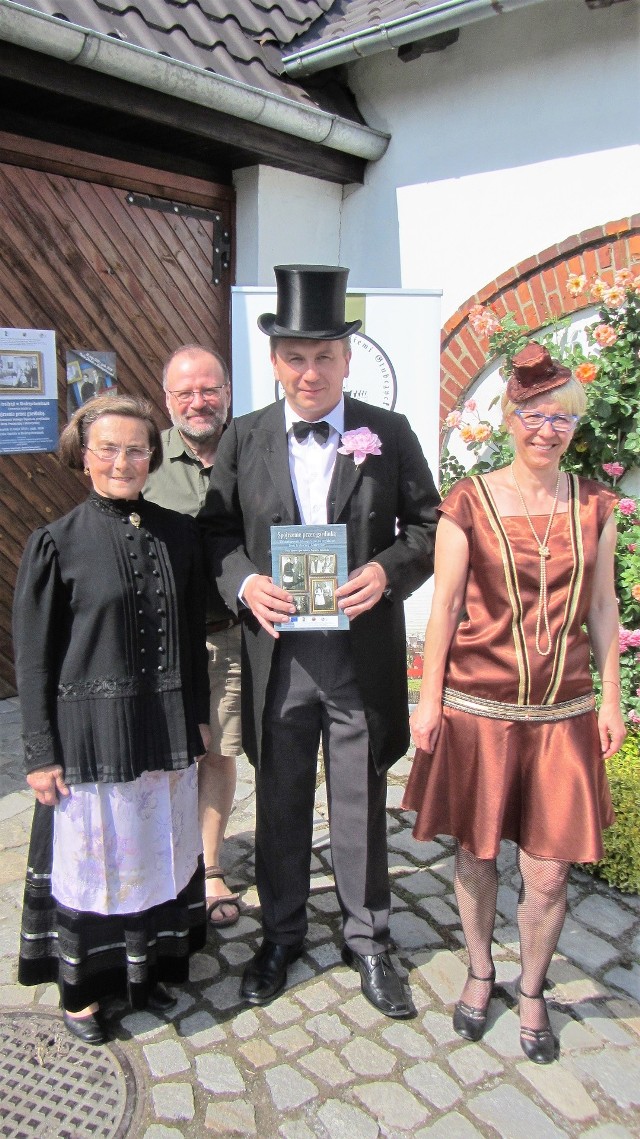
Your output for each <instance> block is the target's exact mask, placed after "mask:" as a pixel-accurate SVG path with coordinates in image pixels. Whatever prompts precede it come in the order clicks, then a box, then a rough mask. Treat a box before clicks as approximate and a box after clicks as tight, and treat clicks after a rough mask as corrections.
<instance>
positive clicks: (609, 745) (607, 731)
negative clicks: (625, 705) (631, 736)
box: [598, 700, 627, 759]
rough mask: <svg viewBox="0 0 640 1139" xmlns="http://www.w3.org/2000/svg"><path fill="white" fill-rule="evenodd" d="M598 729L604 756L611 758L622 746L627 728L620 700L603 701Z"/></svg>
mask: <svg viewBox="0 0 640 1139" xmlns="http://www.w3.org/2000/svg"><path fill="white" fill-rule="evenodd" d="M598 731H599V733H600V747H601V749H602V758H603V759H609V757H610V756H612V755H615V753H616V752H617V751H618V749H619V748H620V747H621V746H622V744H623V742H624V738H625V736H626V734H627V729H626V728H625V726H624V720H623V719H622V712H621V711H620V703H619V701H618V700H610V701H608V702H606V703H605V702H603V703H602V704H601V706H600V711H599V712H598Z"/></svg>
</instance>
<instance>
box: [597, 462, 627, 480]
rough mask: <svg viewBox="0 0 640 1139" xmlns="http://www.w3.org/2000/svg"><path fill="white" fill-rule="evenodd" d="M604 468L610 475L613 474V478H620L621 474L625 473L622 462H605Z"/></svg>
mask: <svg viewBox="0 0 640 1139" xmlns="http://www.w3.org/2000/svg"><path fill="white" fill-rule="evenodd" d="M602 469H603V471H606V472H607V474H608V475H611V478H612V479H619V478H620V476H621V475H623V474H624V467H623V465H622V463H603V464H602Z"/></svg>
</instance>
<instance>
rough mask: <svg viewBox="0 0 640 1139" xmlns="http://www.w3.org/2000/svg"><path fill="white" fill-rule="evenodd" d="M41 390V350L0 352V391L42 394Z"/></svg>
mask: <svg viewBox="0 0 640 1139" xmlns="http://www.w3.org/2000/svg"><path fill="white" fill-rule="evenodd" d="M43 391H44V365H43V361H42V352H28V351H19V350H13V351H11V352H0V393H3V394H11V395H42V393H43Z"/></svg>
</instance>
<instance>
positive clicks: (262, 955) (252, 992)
mask: <svg viewBox="0 0 640 1139" xmlns="http://www.w3.org/2000/svg"><path fill="white" fill-rule="evenodd" d="M303 952H304V944H303V942H301V941H297V942H296V943H295V944H294V945H276V943H275V942H274V941H268V940H267V939H266V938H265V940H264V941H263V942H262V945H261V946H260V948H259V950H258V952H257V953H256V955H255V957H253V958H252V959H251V961H250V962H249V964H248V965H247V967H246V969H245V971H244V973H243V975H242V984H241V985H240V996H241V997H243V999H244V1000H245V1001H247V1002H248V1003H249V1004H250V1005H264V1004H266V1003H267V1001H270V1000H272V999H273V997H275V996H277V994H278V993H279V992H280V990H281V989H284V986H285V984H286V980H287V968H288V966H289V965H290V964H291V962H292V961H296V960H297V958H298V957H300V956H301V954H302V953H303Z"/></svg>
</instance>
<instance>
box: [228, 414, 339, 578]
mask: <svg viewBox="0 0 640 1139" xmlns="http://www.w3.org/2000/svg"><path fill="white" fill-rule="evenodd" d="M282 402H283V404H284V421H285V430H286V432H287V443H288V446H289V471H290V473H291V482H292V483H293V492H294V494H295V496H296V502H297V503H298V510H299V511H300V521H301V522H302V523H303V525H305V526H326V525H327V498H328V495H329V487H330V486H331V478H332V475H333V468H334V467H335V465H336V456H337V454H338V447H339V445H340V437H341V436H342V433H343V431H344V396H342V397H341V398H340V403H338V404H336V406H335V407H334V408H333V410H332V411H330V412H329V413H328V414H327V415H323V416H322V419H316V420H307V421H306V422H309V423H310V422H314V423H321V422H322V421H324V422H325V423H328V424H329V426H330V428H331V431H330V432H329V438H328V439H327V440H326V441H325V442H323V443H319V442H318V440H317V439H316V437H315V435H314V434H313V432H312V431H310V432H309V434H308V435H307V438H306V439H296V437H295V435H294V434H293V424H294V423H295V422H296V421H297V420H298V419H300V418H301V417H300V416H299V415H298V413H297V412H296V411H294V409H293V408H292V407H290V406H289V404H288V403H287V401H286V399H285V400H283V401H282ZM256 576H257V575H256V574H254V573H250V574H248V575H247V577H246V578H245V579H244V581H243V582H242V585H241V586H240V589H239V590H238V597H239V598H240V600H241V601H244V591H245V586H246V584H247V582H248V581H250V579H251V578H252V577H256Z"/></svg>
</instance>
